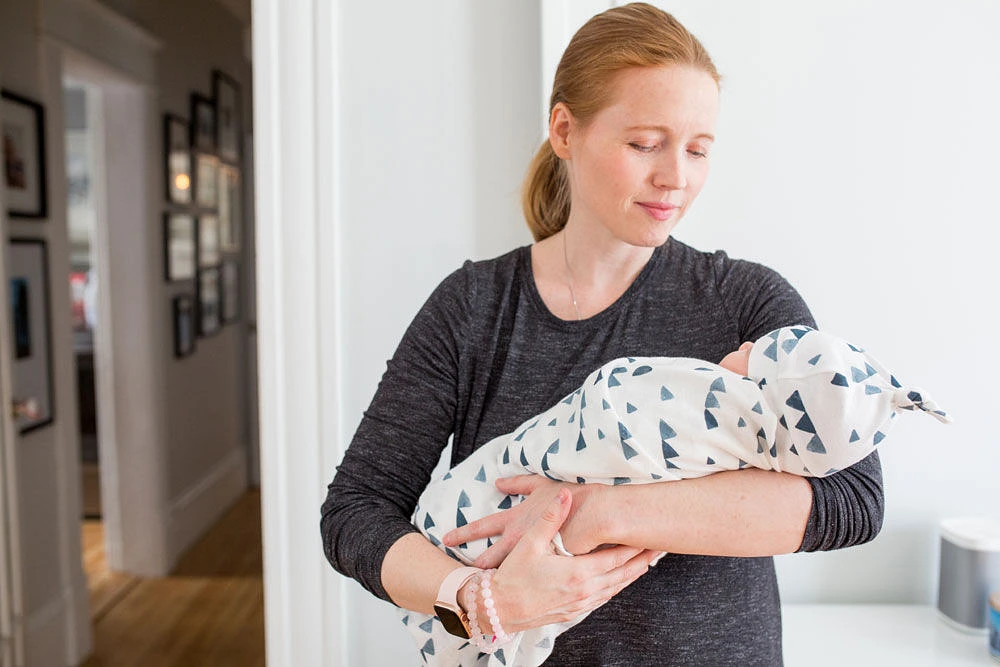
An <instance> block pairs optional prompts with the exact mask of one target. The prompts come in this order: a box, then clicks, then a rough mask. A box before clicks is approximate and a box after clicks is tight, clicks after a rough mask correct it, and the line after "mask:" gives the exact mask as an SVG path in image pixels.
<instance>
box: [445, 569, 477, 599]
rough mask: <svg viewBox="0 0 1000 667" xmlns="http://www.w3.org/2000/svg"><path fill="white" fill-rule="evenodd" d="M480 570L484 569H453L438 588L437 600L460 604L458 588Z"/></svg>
mask: <svg viewBox="0 0 1000 667" xmlns="http://www.w3.org/2000/svg"><path fill="white" fill-rule="evenodd" d="M480 572H482V570H480V569H479V568H478V567H460V568H457V569H455V570H452V571H451V572H450V573H449V574H448V576H447V577H445V578H444V581H442V582H441V586H440V588H438V594H437V602H439V603H441V602H443V603H445V604H449V605H455V606H458V589H460V588H461V587H462V586H463V585H464V584H465V582H467V581H468V580H469V579H471V578H472V577H474V576H476V575H477V574H479V573H480Z"/></svg>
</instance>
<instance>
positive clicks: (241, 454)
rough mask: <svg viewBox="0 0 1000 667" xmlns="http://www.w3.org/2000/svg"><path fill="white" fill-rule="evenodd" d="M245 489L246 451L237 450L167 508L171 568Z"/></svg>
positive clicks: (168, 547)
mask: <svg viewBox="0 0 1000 667" xmlns="http://www.w3.org/2000/svg"><path fill="white" fill-rule="evenodd" d="M246 488H247V457H246V448H245V447H239V448H237V449H235V450H233V451H232V452H231V453H230V454H229V456H227V457H225V458H224V459H222V461H220V462H219V463H218V464H217V465H216V466H215V467H214V468H212V469H211V470H209V471H208V473H207V474H206V475H205V476H204V477H202V478H201V479H200V480H199V481H198V482H196V483H195V484H193V485H192V486H190V487H189V488H188V489H187V490H186V491H185V492H184V493H182V494H181V495H180V496H178V497H177V498H175V499H174V500H172V501H171V502H170V506H169V508H168V509H167V557H168V559H169V563H170V568H173V566H174V565H175V564H176V563H177V559H178V558H180V556H181V554H183V553H184V552H185V551H186V550H187V549H188V548H189V547H191V546H192V545H193V544H194V543H195V542H196V541H197V540H198V538H199V537H201V536H202V535H203V534H204V533H205V531H207V530H208V529H209V528H211V527H212V524H214V523H215V522H216V521H217V520H218V519H219V518H220V517H221V516H222V514H223V513H224V512H225V511H226V510H227V509H228V508H229V507H230V506H231V505H232V504H233V503H234V502H235V501H236V499H237V498H239V497H240V495H241V494H242V493H243V492H244V491H246Z"/></svg>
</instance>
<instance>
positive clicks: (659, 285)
mask: <svg viewBox="0 0 1000 667" xmlns="http://www.w3.org/2000/svg"><path fill="white" fill-rule="evenodd" d="M718 81H719V76H718V73H717V72H716V69H715V67H714V65H713V64H712V61H711V59H710V58H709V56H708V54H707V53H706V52H705V50H704V49H703V48H702V46H701V44H700V43H698V41H697V40H696V39H695V38H694V37H693V36H691V35H690V33H688V32H687V31H686V29H685V28H684V27H683V26H681V25H680V24H679V23H678V22H677V21H676V20H675V19H673V17H671V16H669V15H668V14H665V13H664V12H662V11H660V10H658V9H655V8H653V7H651V6H649V5H645V4H633V5H628V6H625V7H620V8H615V9H611V10H608V11H607V12H604V13H603V14H600V15H598V16H596V17H594V18H593V19H591V20H590V21H589V22H588V23H587V24H586V25H584V26H583V27H582V28H581V29H580V30H579V31H578V32H577V34H576V35H575V36H574V37H573V39H572V41H571V42H570V44H569V46H568V47H567V49H566V52H565V54H564V55H563V58H562V61H561V62H560V64H559V67H558V69H557V72H556V76H555V82H554V86H553V93H552V99H551V104H550V117H549V140H548V141H547V142H546V143H545V144H543V146H542V148H541V149H540V150H539V153H538V155H537V156H536V157H535V159H534V161H533V162H532V165H531V167H530V169H529V174H528V178H527V180H526V184H525V215H526V218H527V222H528V225H529V227H530V228H531V230H532V233H533V235H534V237H535V239H536V243H535V244H534V245H532V246H529V247H525V248H519V249H517V250H514V251H512V252H511V253H508V254H506V255H504V256H501V257H498V258H496V259H493V260H489V261H484V262H477V263H471V262H467V263H466V264H465V265H464V266H463V267H462V268H461V269H459V270H458V271H456V272H455V273H453V274H452V275H451V276H449V277H448V278H447V279H446V280H445V281H444V282H443V283H442V284H441V285H440V286H439V287H438V288H437V290H435V292H434V294H433V295H432V296H431V297H430V299H429V300H428V301H427V303H426V304H425V305H424V307H423V308H422V309H421V311H420V313H419V314H418V315H417V317H416V318H415V320H414V322H413V323H412V324H411V326H410V328H409V329H408V330H407V332H406V334H405V335H404V337H403V340H402V341H401V343H400V346H399V348H398V349H397V351H396V353H395V355H394V357H393V359H392V360H390V362H389V365H388V369H387V371H386V373H385V375H384V376H383V378H382V382H381V384H380V386H379V389H378V391H377V392H376V395H375V398H374V399H373V401H372V404H371V406H370V407H369V409H368V411H367V412H366V414H365V418H364V420H363V421H362V423H361V425H360V426H359V428H358V431H357V433H356V435H355V437H354V440H353V442H352V444H351V446H350V448H349V449H348V451H347V453H346V455H345V457H344V460H343V462H342V464H341V466H340V467H339V469H338V473H337V476H336V477H335V478H334V480H333V482H332V484H331V485H330V493H329V496H328V498H327V501H326V503H325V504H324V506H323V520H322V530H323V538H324V545H325V549H326V552H327V556H328V558H329V559H330V562H331V563H332V564H333V566H334V567H335V568H336V569H337V570H338V571H340V572H342V573H343V574H346V575H348V576H352V577H354V578H356V579H358V580H359V581H360V582H361V583H362V584H363V585H364V586H365V587H366V588H368V589H369V590H370V591H372V592H373V593H374V594H376V595H378V596H379V597H381V598H383V599H386V600H391V601H392V602H394V603H395V604H397V605H399V606H401V607H404V608H407V609H413V610H417V611H421V612H424V613H434V611H433V610H434V603H435V601H437V600H439V595H443V596H445V597H449V598H450V600H451V601H452V602H453V603H456V604H457V605H458V607H459V609H458V612H459V616H460V612H462V611H467V609H466V608H465V606H463V605H462V601H463V600H465V599H466V597H465V595H464V593H467V592H468V589H469V587H470V582H465V583H464V584H463V583H462V582H461V580H460V579H461V578H462V577H464V576H465V574H463V573H459V575H457V577H458V581H457V583H458V584H459V587H458V588H457V589H455V585H456V575H452V576H450V577H449V576H448V575H449V574H450V573H452V572H453V571H454V570H456V568H458V566H459V563H457V562H456V561H454V560H452V559H450V558H449V557H448V556H446V555H445V554H444V553H442V552H441V551H440V550H438V549H437V548H436V547H434V546H433V545H432V544H430V543H429V542H428V541H427V540H426V539H425V538H423V537H422V536H420V535H419V534H416V533H415V532H414V530H415V529H414V528H413V526H412V525H411V524H410V521H409V519H410V515H411V513H412V510H413V507H414V505H415V503H416V500H417V498H418V496H419V495H420V493H421V491H422V490H423V488H424V487H425V486H426V484H427V482H428V480H429V479H430V474H431V471H432V469H433V468H434V465H435V464H436V462H437V458H438V455H439V453H440V451H441V450H442V449H443V448H444V446H445V445H446V443H447V441H448V438H449V436H452V437H453V454H452V464H455V463H458V462H460V461H462V460H463V459H464V458H465V457H467V456H468V455H469V453H471V452H472V451H473V450H474V449H476V448H477V447H479V446H480V445H482V444H483V443H485V442H487V441H489V440H490V439H492V438H493V437H495V436H498V435H500V434H502V433H506V432H509V431H510V430H512V429H513V428H514V427H515V426H516V425H518V424H520V423H522V422H523V421H524V420H525V419H527V418H528V417H530V416H531V415H533V414H535V413H539V412H541V411H543V410H544V409H545V408H546V407H548V406H549V405H551V404H553V403H554V402H555V401H556V400H558V399H560V398H561V397H563V396H565V395H567V394H568V393H569V392H570V391H572V389H573V388H575V387H576V386H577V385H579V383H580V382H581V381H582V380H583V379H584V378H585V377H586V376H587V375H588V374H589V373H590V372H591V371H593V370H594V369H596V368H597V367H599V366H600V365H601V364H602V363H604V362H606V361H608V360H610V359H613V358H615V357H621V356H685V357H696V358H701V359H707V360H710V361H718V360H721V359H722V357H723V356H725V354H726V353H727V352H729V351H730V350H732V349H735V348H736V347H738V346H739V345H740V343H742V342H743V341H747V340H756V339H757V338H758V337H760V336H761V335H763V334H764V333H766V332H768V331H771V330H773V329H776V328H778V327H781V326H784V325H789V324H807V325H811V326H815V324H814V322H813V320H812V316H811V314H810V313H809V310H808V308H807V307H806V305H805V304H804V303H803V302H802V299H801V298H800V297H799V295H798V294H797V293H796V292H795V290H794V289H793V288H792V287H791V286H789V285H788V284H787V283H786V282H785V281H784V280H783V279H782V278H781V277H780V276H779V275H777V274H776V273H775V272H773V271H771V270H769V269H767V268H765V267H763V266H760V265H757V264H753V263H749V262H744V261H739V260H733V259H730V258H729V257H728V256H726V254H725V253H722V252H717V253H702V252H699V251H696V250H694V249H693V248H690V247H688V246H686V245H684V244H682V243H680V242H678V241H676V240H674V239H672V238H671V237H670V232H671V231H672V230H673V228H674V226H675V225H676V224H677V223H678V222H679V220H680V219H681V218H682V217H683V215H684V213H685V212H686V211H687V209H688V208H689V207H690V206H691V205H692V204H693V202H694V200H695V199H696V197H697V195H698V193H699V192H700V190H701V187H702V185H703V184H704V181H705V178H706V176H707V174H708V164H709V156H710V153H711V148H712V143H713V140H714V132H715V123H716V116H717V111H718V93H719V91H718ZM501 490H503V491H504V492H505V493H521V494H524V495H528V496H529V497H528V499H527V500H525V502H523V503H521V504H520V505H518V506H517V507H515V508H514V509H511V510H509V511H506V512H503V513H500V514H498V515H494V516H493V517H489V518H487V519H484V520H482V521H478V522H474V523H473V524H470V525H468V526H466V527H465V528H463V529H461V530H460V532H459V533H458V534H457V535H453V536H452V540H451V543H453V544H458V543H460V542H462V541H463V540H468V539H475V538H477V537H483V536H487V535H492V536H493V542H494V546H493V547H492V548H491V549H489V550H488V551H487V552H486V553H485V554H484V555H483V557H481V558H480V559H479V560H478V561H477V563H476V565H477V566H480V567H484V568H487V567H497V566H499V569H498V570H497V571H496V573H495V574H494V575H493V581H492V591H493V599H494V600H495V601H496V609H497V610H498V614H499V620H500V623H501V624H502V627H503V629H504V630H505V631H508V632H516V631H519V630H524V629H527V628H531V627H536V626H539V625H544V624H547V623H553V622H560V621H565V620H570V619H572V618H575V617H576V616H578V615H579V614H581V613H583V612H586V611H590V610H594V612H593V613H591V614H590V616H588V617H587V618H586V619H585V620H584V621H583V622H581V623H580V624H578V625H577V626H575V627H574V628H572V629H571V630H569V631H568V632H566V633H564V634H563V635H561V636H560V637H559V640H558V642H557V644H556V646H555V649H554V651H553V653H552V656H551V657H550V659H549V660H548V661H547V663H546V664H556V665H568V664H581V665H582V664H586V665H594V664H630V665H635V664H659V665H668V664H712V665H720V664H732V663H739V664H761V665H765V664H766V665H773V664H780V662H781V616H780V606H779V600H778V590H777V582H776V579H775V572H774V564H773V560H772V559H771V558H769V556H771V555H773V554H777V553H787V552H791V551H795V550H797V549H800V550H805V551H811V550H817V549H835V548H841V547H845V546H850V545H853V544H858V543H861V542H864V541H867V540H870V539H872V538H873V537H874V536H875V534H876V533H877V532H878V529H879V528H880V526H881V519H882V508H883V497H882V484H881V470H880V466H879V461H878V458H877V455H875V454H873V455H872V456H871V457H869V458H868V459H865V460H864V461H862V462H861V463H859V464H857V465H856V466H854V467H852V468H849V469H847V470H845V471H842V472H840V473H838V474H836V475H832V476H831V477H828V478H823V479H809V480H806V479H803V478H801V477H795V476H791V475H785V474H782V473H774V472H765V471H760V470H742V471H735V472H727V473H719V474H717V475H713V476H710V477H705V478H701V479H696V480H685V481H680V482H672V483H668V484H648V485H636V486H617V487H606V486H601V485H560V484H557V483H555V482H552V481H550V480H547V479H544V478H538V477H521V478H514V479H511V480H507V481H505V482H504V483H503V486H502V488H501ZM556 531H560V532H561V534H562V538H563V541H564V544H565V545H566V548H567V549H568V550H569V551H571V552H573V553H586V552H588V551H590V550H591V549H593V548H594V547H596V546H598V545H602V544H615V545H620V546H616V547H613V548H608V549H602V550H599V551H595V552H594V553H590V554H588V555H586V556H582V557H577V558H566V557H562V556H557V555H555V554H554V553H553V551H552V549H551V546H550V540H551V538H552V537H553V536H554V535H555V533H556ZM660 551H666V552H668V553H669V555H668V556H666V557H665V558H664V559H663V560H662V561H660V563H659V564H658V565H657V566H656V568H655V569H653V570H651V571H649V572H648V573H646V572H647V569H648V565H649V564H650V563H651V562H652V561H653V559H654V558H655V556H656V555H657V553H658V552H660ZM759 556H764V557H763V558H759ZM442 584H444V586H442ZM453 589H454V590H453ZM609 598H611V599H610V601H608V603H607V604H604V605H603V606H599V605H601V603H603V602H604V601H606V600H608V599H609ZM466 606H467V605H466ZM595 608H596V609H595ZM438 613H439V615H440V614H442V613H444V612H443V611H442V607H441V606H439V608H438ZM442 620H444V619H442ZM461 630H462V629H461V628H458V630H457V631H458V632H461Z"/></svg>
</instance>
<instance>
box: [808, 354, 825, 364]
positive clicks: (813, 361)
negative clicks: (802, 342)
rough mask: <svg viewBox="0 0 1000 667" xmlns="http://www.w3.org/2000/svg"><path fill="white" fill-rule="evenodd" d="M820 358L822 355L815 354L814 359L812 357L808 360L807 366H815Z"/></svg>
mask: <svg viewBox="0 0 1000 667" xmlns="http://www.w3.org/2000/svg"><path fill="white" fill-rule="evenodd" d="M822 356H823V355H822V354H817V355H816V356H815V357H813V358H812V359H810V360H809V365H810V366H815V365H816V364H818V363H819V359H820V357H822Z"/></svg>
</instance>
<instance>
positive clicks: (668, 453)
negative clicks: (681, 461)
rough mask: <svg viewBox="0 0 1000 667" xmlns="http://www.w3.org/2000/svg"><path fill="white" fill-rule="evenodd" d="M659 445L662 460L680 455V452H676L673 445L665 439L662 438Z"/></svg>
mask: <svg viewBox="0 0 1000 667" xmlns="http://www.w3.org/2000/svg"><path fill="white" fill-rule="evenodd" d="M661 445H662V447H663V460H664V461H666V460H667V459H675V458H677V457H678V456H680V454H678V453H677V450H676V449H674V448H673V447H671V446H670V443H669V442H667V441H666V440H664V441H663V442H662V443H661ZM668 463H669V462H668Z"/></svg>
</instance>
